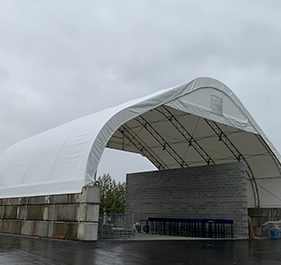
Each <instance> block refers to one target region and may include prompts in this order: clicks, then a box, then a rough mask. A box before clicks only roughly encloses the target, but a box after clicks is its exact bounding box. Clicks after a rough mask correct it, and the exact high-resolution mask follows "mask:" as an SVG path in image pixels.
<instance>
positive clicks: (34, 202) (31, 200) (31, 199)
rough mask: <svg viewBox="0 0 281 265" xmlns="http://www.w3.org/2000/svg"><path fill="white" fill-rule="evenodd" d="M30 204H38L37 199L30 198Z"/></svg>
mask: <svg viewBox="0 0 281 265" xmlns="http://www.w3.org/2000/svg"><path fill="white" fill-rule="evenodd" d="M27 203H28V204H37V197H35V196H34V197H28V202H27Z"/></svg>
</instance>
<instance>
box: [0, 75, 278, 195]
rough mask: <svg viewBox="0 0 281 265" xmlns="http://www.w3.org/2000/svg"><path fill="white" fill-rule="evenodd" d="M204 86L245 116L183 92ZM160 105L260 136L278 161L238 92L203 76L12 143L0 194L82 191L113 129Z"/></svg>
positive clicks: (1, 167) (4, 158) (4, 157)
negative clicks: (200, 102) (204, 105)
mask: <svg viewBox="0 0 281 265" xmlns="http://www.w3.org/2000/svg"><path fill="white" fill-rule="evenodd" d="M204 88H212V89H213V90H214V91H218V93H222V94H223V95H225V96H226V97H227V98H229V100H231V102H232V103H233V104H234V105H235V106H236V107H237V109H239V111H240V112H241V113H242V114H243V116H244V117H245V119H244V120H240V119H236V118H233V117H231V116H227V115H217V114H215V113H212V112H211V111H209V110H207V109H206V108H202V106H201V107H200V106H196V104H189V102H188V101H185V100H183V98H184V96H186V95H188V94H191V93H192V92H194V91H199V90H200V89H204ZM161 105H166V106H170V107H173V108H175V109H178V110H182V111H185V112H188V113H190V114H194V115H197V116H200V117H202V118H206V119H209V120H212V121H215V122H219V123H221V124H225V125H229V126H232V127H236V128H239V129H241V130H243V131H247V132H251V133H254V134H258V135H260V136H261V137H262V139H263V141H264V143H265V144H266V145H267V146H268V148H269V150H270V152H272V156H273V158H274V159H275V161H276V163H277V164H278V165H279V166H280V160H281V159H280V158H281V157H280V154H279V153H278V151H277V150H276V149H275V147H274V146H273V144H272V143H271V142H270V141H269V139H268V138H267V137H266V135H265V134H264V133H263V131H262V130H261V128H260V127H259V126H258V124H257V123H256V122H255V121H254V119H253V118H252V117H251V115H250V114H249V112H248V111H247V110H246V108H245V107H244V106H243V104H242V103H241V102H240V100H239V99H238V98H237V97H236V95H235V94H234V93H233V92H232V91H231V90H230V89H229V88H228V87H227V86H226V85H224V84H223V83H221V82H219V81H218V80H215V79H212V78H205V77H203V78H197V79H194V80H192V81H190V82H188V83H184V84H181V85H179V86H175V87H172V88H169V89H165V90H160V91H158V92H155V93H153V94H151V95H148V96H145V97H142V98H140V99H136V100H132V101H129V102H126V103H124V104H121V105H119V106H116V107H113V108H109V109H105V110H103V111H100V112H98V113H95V114H92V115H88V116H85V117H82V118H79V119H77V120H74V121H71V122H68V123H66V124H63V125H61V126H58V127H56V128H53V129H51V130H48V131H46V132H43V133H41V134H38V135H36V136H34V137H31V138H28V139H26V140H23V141H21V142H18V143H16V144H14V145H12V146H11V147H9V148H8V149H6V150H5V151H4V152H3V153H2V154H0V187H1V188H0V198H7V197H25V196H39V195H49V194H66V193H76V192H81V189H82V187H83V186H84V185H88V184H92V183H93V182H94V181H95V174H96V172H97V168H98V165H99V162H100V159H101V156H102V153H103V151H104V148H105V146H106V144H107V142H108V141H109V140H110V138H111V137H112V135H113V134H114V132H115V131H116V130H118V128H119V127H120V126H122V125H123V124H125V123H126V122H128V121H130V120H132V119H133V118H135V117H137V116H139V115H141V114H144V113H146V112H148V111H150V110H153V109H155V108H156V107H159V106H161Z"/></svg>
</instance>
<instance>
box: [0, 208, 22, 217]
mask: <svg viewBox="0 0 281 265" xmlns="http://www.w3.org/2000/svg"><path fill="white" fill-rule="evenodd" d="M17 208H18V207H17V206H5V212H4V215H3V218H5V219H16V218H17Z"/></svg>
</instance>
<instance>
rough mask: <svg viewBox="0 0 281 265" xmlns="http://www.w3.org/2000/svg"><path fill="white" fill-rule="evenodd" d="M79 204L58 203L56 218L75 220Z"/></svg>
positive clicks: (58, 219) (59, 219)
mask: <svg viewBox="0 0 281 265" xmlns="http://www.w3.org/2000/svg"><path fill="white" fill-rule="evenodd" d="M77 208H78V205H76V204H69V205H58V206H56V209H57V213H56V215H57V216H56V220H57V221H75V219H76V214H77Z"/></svg>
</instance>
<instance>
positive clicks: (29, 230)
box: [21, 220, 34, 236]
mask: <svg viewBox="0 0 281 265" xmlns="http://www.w3.org/2000/svg"><path fill="white" fill-rule="evenodd" d="M33 231H34V221H28V220H26V221H21V234H22V235H28V236H32V235H33Z"/></svg>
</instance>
